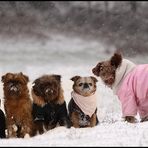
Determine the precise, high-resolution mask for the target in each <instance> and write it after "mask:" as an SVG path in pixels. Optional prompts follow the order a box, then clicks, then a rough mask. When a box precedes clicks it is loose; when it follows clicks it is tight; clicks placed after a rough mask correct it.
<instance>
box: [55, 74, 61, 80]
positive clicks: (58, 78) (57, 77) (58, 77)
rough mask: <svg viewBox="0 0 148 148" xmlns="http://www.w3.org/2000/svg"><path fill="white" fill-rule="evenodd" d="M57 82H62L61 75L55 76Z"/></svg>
mask: <svg viewBox="0 0 148 148" xmlns="http://www.w3.org/2000/svg"><path fill="white" fill-rule="evenodd" d="M53 76H54V77H55V79H56V80H58V81H61V75H53Z"/></svg>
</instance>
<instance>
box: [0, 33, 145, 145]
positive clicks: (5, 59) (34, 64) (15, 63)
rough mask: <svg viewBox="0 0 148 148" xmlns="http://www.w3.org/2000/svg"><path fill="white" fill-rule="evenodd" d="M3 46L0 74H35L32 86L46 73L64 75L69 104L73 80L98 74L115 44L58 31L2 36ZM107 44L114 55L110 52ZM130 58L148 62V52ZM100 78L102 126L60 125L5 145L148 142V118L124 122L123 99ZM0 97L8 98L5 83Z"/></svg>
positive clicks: (98, 92) (128, 143) (99, 99)
mask: <svg viewBox="0 0 148 148" xmlns="http://www.w3.org/2000/svg"><path fill="white" fill-rule="evenodd" d="M0 45H1V46H0V76H2V75H3V74H5V73H6V72H20V71H22V72H23V73H24V74H27V75H28V76H29V78H30V83H29V85H28V86H29V88H31V84H32V81H33V80H34V79H36V78H37V77H39V76H41V75H43V74H53V73H55V74H60V75H62V85H63V88H64V96H65V100H66V102H67V104H68V102H69V100H70V98H71V96H70V93H71V91H72V84H73V83H72V81H71V80H70V78H71V77H73V76H74V75H80V76H89V75H92V72H91V69H92V67H93V66H95V65H96V63H97V62H98V61H101V60H105V59H107V58H109V57H110V56H111V55H112V54H113V52H114V47H108V45H105V44H103V43H100V42H99V40H98V41H92V40H86V39H82V38H79V37H71V36H64V35H61V34H52V33H51V34H50V35H49V38H47V39H44V40H42V39H41V40H36V39H34V38H28V39H27V38H26V39H24V38H21V36H20V37H19V36H18V37H17V38H7V39H6V38H2V37H1V38H0ZM107 48H108V49H109V51H110V53H108V54H106V53H105V52H104V51H105V50H106V49H107ZM130 59H131V60H133V61H134V62H136V63H137V64H138V63H148V57H147V56H146V55H145V57H144V56H140V55H139V56H137V57H134V58H130ZM98 80H99V82H98V85H97V86H98V89H97V95H98V118H99V121H100V124H99V125H98V126H96V127H94V128H82V129H75V128H73V127H72V128H71V129H67V128H65V127H57V128H55V129H53V130H50V131H48V132H46V133H44V134H43V135H37V136H35V137H33V138H27V139H21V138H13V139H3V140H2V139H1V140H0V146H148V122H145V123H136V124H130V123H127V122H123V120H122V118H121V116H122V115H121V106H120V102H119V100H118V98H117V97H116V96H114V95H113V93H112V91H111V90H110V89H109V88H107V87H106V86H105V85H104V84H103V83H102V82H101V80H100V79H99V78H98ZM0 98H1V99H2V98H3V90H2V83H0ZM1 108H2V109H3V104H2V106H1Z"/></svg>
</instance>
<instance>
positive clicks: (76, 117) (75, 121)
mask: <svg viewBox="0 0 148 148" xmlns="http://www.w3.org/2000/svg"><path fill="white" fill-rule="evenodd" d="M71 121H72V125H73V126H74V127H75V128H80V125H79V114H78V113H77V112H72V114H71Z"/></svg>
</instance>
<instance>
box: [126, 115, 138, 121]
mask: <svg viewBox="0 0 148 148" xmlns="http://www.w3.org/2000/svg"><path fill="white" fill-rule="evenodd" d="M124 120H125V121H127V122H129V123H136V122H137V119H136V118H135V117H133V116H126V117H125V118H124Z"/></svg>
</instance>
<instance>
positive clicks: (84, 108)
mask: <svg viewBox="0 0 148 148" xmlns="http://www.w3.org/2000/svg"><path fill="white" fill-rule="evenodd" d="M71 96H72V99H71V100H70V102H69V105H68V108H69V114H70V116H71V113H72V112H78V113H79V119H80V125H81V127H84V126H86V125H89V124H90V118H91V116H92V115H93V114H94V113H97V99H96V93H95V94H93V95H91V96H88V97H84V96H81V95H79V94H77V93H76V92H74V91H72V93H71ZM96 120H97V124H98V118H97V119H96Z"/></svg>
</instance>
